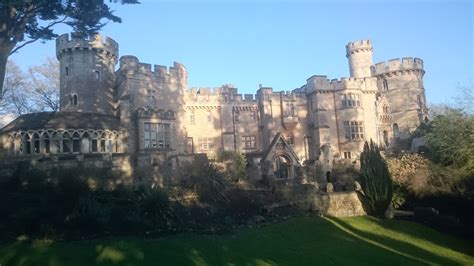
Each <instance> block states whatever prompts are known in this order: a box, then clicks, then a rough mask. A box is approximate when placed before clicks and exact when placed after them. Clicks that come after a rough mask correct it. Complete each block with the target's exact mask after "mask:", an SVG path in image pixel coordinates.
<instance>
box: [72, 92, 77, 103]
mask: <svg viewBox="0 0 474 266" xmlns="http://www.w3.org/2000/svg"><path fill="white" fill-rule="evenodd" d="M72 104H73V105H77V95H75V94H74V96H72Z"/></svg>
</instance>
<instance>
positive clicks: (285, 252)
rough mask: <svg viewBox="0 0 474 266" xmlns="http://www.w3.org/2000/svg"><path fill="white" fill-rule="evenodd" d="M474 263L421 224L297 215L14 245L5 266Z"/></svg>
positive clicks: (465, 247) (453, 242)
mask: <svg viewBox="0 0 474 266" xmlns="http://www.w3.org/2000/svg"><path fill="white" fill-rule="evenodd" d="M328 264H331V265H335V264H338V265H424V264H442V265H447V264H451V265H452V264H464V265H473V264H474V246H473V245H472V243H469V242H466V241H462V240H460V239H456V238H454V237H451V236H448V235H444V234H441V233H439V232H437V231H434V230H432V229H430V228H427V227H425V226H423V225H420V224H416V223H412V222H407V221H398V220H378V219H375V218H371V217H355V218H342V219H339V218H324V219H323V218H319V217H316V216H313V217H298V218H292V219H289V220H287V221H284V222H280V223H277V224H273V225H269V226H266V227H260V228H255V229H246V230H241V231H237V232H235V233H234V234H226V235H198V234H192V233H185V234H180V235H177V236H170V237H167V238H163V239H154V240H143V239H137V238H130V239H128V238H125V239H124V238H121V239H107V240H94V241H78V242H66V243H65V242H58V243H52V244H48V243H45V242H39V241H36V242H35V241H33V242H29V243H27V242H16V243H12V244H10V245H4V246H2V247H0V265H2V266H6V265H328Z"/></svg>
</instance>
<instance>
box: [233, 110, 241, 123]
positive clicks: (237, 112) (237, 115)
mask: <svg viewBox="0 0 474 266" xmlns="http://www.w3.org/2000/svg"><path fill="white" fill-rule="evenodd" d="M239 116H240V111H239V110H235V111H234V121H235V122H236V123H238V122H240V117H239Z"/></svg>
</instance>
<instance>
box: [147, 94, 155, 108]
mask: <svg viewBox="0 0 474 266" xmlns="http://www.w3.org/2000/svg"><path fill="white" fill-rule="evenodd" d="M147 93H148V94H147V100H146V105H147V106H148V107H155V95H154V91H152V90H148V91H147Z"/></svg>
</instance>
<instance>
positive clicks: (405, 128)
mask: <svg viewBox="0 0 474 266" xmlns="http://www.w3.org/2000/svg"><path fill="white" fill-rule="evenodd" d="M372 74H373V76H374V77H377V83H378V88H379V92H380V93H381V95H383V96H385V98H386V100H387V102H388V104H389V106H390V115H391V117H392V119H391V121H390V123H391V127H392V130H391V131H392V134H393V138H395V139H397V138H401V139H404V138H408V137H410V133H411V132H413V131H414V130H415V129H416V128H417V127H418V125H419V124H420V123H421V122H422V121H423V120H425V118H426V117H427V111H428V110H427V109H426V98H425V89H424V85H423V75H424V74H425V71H424V69H423V60H421V59H419V58H411V57H404V58H402V59H399V58H396V59H391V60H388V62H380V63H377V64H375V66H372Z"/></svg>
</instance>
